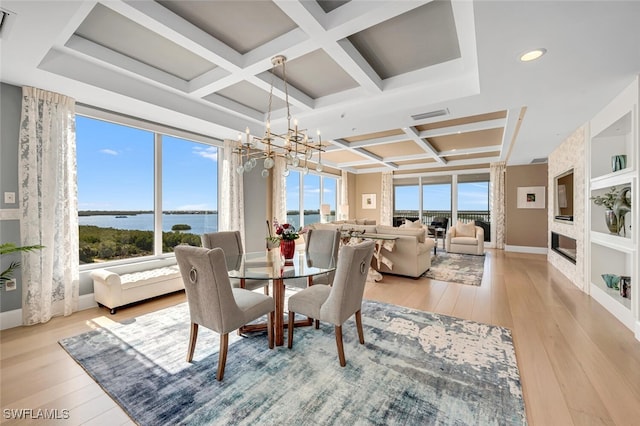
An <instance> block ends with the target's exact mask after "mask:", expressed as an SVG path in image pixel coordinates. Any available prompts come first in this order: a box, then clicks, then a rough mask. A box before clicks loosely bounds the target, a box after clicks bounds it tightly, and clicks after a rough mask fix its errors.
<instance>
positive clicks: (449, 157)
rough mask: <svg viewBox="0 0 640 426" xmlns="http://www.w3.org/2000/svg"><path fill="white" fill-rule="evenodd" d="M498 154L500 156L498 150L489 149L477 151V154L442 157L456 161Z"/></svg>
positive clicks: (496, 155)
mask: <svg viewBox="0 0 640 426" xmlns="http://www.w3.org/2000/svg"><path fill="white" fill-rule="evenodd" d="M499 156H500V151H491V152H479V153H477V154H462V155H448V156H446V157H443V158H444V159H445V160H447V161H456V160H473V159H476V158H487V157H499Z"/></svg>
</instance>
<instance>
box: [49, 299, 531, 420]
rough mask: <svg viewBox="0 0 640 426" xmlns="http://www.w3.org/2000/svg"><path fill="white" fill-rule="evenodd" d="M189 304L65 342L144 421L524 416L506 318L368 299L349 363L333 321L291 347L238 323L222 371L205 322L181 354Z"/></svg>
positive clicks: (352, 334)
mask: <svg viewBox="0 0 640 426" xmlns="http://www.w3.org/2000/svg"><path fill="white" fill-rule="evenodd" d="M188 318H189V317H188V307H187V305H186V304H180V305H176V306H174V307H170V308H167V309H163V310H161V311H157V312H153V313H150V314H147V315H143V316H140V317H138V318H134V319H132V320H129V321H126V322H124V323H116V322H113V321H111V320H110V319H108V318H105V317H102V318H101V319H98V320H96V322H97V323H98V324H97V326H98V328H96V329H95V330H92V331H89V332H86V333H84V334H81V335H79V336H75V337H71V338H67V339H63V340H61V341H60V345H61V346H62V347H63V348H64V349H65V350H66V351H67V352H68V353H69V354H70V355H71V356H72V357H73V358H74V359H75V360H76V361H77V362H78V363H79V364H80V365H81V366H82V367H83V368H84V369H85V370H86V371H87V373H88V374H89V375H91V377H93V379H94V380H96V382H98V383H99V384H100V386H102V388H103V389H104V390H105V391H106V392H107V393H108V394H109V395H110V396H111V397H112V398H113V399H114V400H115V401H116V402H117V403H118V404H120V406H121V407H122V408H123V409H124V410H125V411H126V412H127V413H128V414H129V416H131V418H132V419H133V420H134V421H135V422H136V423H138V424H140V425H169V424H172V425H173V424H194V425H204V424H225V425H227V424H247V425H249V424H260V425H276V424H278V425H280V424H291V425H306V424H309V425H319V424H322V425H329V424H335V425H350V424H354V425H368V424H376V425H394V424H402V425H523V424H526V418H525V410H524V402H523V399H522V389H521V385H520V378H519V373H518V366H517V364H516V358H515V352H514V349H513V343H512V339H511V333H510V331H509V330H508V329H505V328H501V327H495V326H490V325H486V324H481V323H477V322H473V321H466V320H461V319H457V318H452V317H447V316H443V315H435V314H431V313H427V312H421V311H416V310H412V309H407V308H402V307H399V306H394V305H387V304H383V303H378V302H370V301H365V302H364V304H363V310H362V318H363V323H364V334H365V341H366V344H365V345H364V346H362V345H360V344H358V341H357V333H356V327H355V322H354V321H353V320H352V319H350V320H349V321H347V323H345V325H344V326H343V334H344V346H345V354H346V359H347V366H346V367H345V368H341V367H340V365H339V363H338V357H337V353H336V345H335V337H334V333H333V326H332V325H328V324H323V325H321V327H320V330H315V329H314V328H313V327H303V328H297V329H296V332H295V340H294V346H293V349H291V350H289V349H287V347H286V344H285V346H283V347H276V348H275V349H273V350H269V349H268V346H267V339H266V336H265V335H260V334H256V335H251V336H250V337H239V336H237V335H236V333H231V334H230V336H229V337H230V339H229V340H230V346H229V353H228V357H227V366H226V369H225V376H224V381H223V382H217V381H216V379H215V375H216V368H217V360H218V355H217V351H218V337H217V334H216V333H213V332H210V331H209V330H206V329H204V328H202V327H201V328H200V335H199V338H198V344H197V346H196V351H195V356H194V362H193V364H189V363H187V362H186V361H185V356H186V349H187V343H188V339H189V323H188V321H189V320H188Z"/></svg>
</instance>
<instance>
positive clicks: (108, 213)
mask: <svg viewBox="0 0 640 426" xmlns="http://www.w3.org/2000/svg"><path fill="white" fill-rule="evenodd" d="M138 214H153V210H80V211H78V216H135V215H138ZM162 214H218V211H217V210H166V211H163V212H162Z"/></svg>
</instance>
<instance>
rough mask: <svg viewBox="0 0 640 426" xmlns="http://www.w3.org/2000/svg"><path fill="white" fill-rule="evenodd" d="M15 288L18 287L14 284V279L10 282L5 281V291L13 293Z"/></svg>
mask: <svg viewBox="0 0 640 426" xmlns="http://www.w3.org/2000/svg"><path fill="white" fill-rule="evenodd" d="M17 287H18V285H17V284H16V279H15V278H11V279H10V280H7V281H5V283H4V289H5V291H13V290H15V289H16V288H17Z"/></svg>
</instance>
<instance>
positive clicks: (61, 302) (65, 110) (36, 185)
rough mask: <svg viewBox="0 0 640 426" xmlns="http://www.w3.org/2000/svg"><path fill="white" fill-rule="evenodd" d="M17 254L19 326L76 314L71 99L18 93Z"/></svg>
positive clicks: (34, 91) (25, 89)
mask: <svg viewBox="0 0 640 426" xmlns="http://www.w3.org/2000/svg"><path fill="white" fill-rule="evenodd" d="M18 169H19V171H18V180H19V184H20V188H19V189H20V210H21V213H22V217H21V220H20V235H21V244H22V245H23V246H25V245H37V244H39V245H42V246H44V248H43V249H42V250H36V251H34V252H29V253H23V254H22V268H21V269H22V323H23V324H24V325H31V324H37V323H42V322H46V321H48V320H50V319H51V317H53V316H56V315H65V316H66V315H71V313H73V312H75V311H77V310H78V293H79V282H78V280H79V271H78V264H79V259H78V194H77V192H78V191H77V183H76V182H77V180H76V128H75V100H74V99H72V98H68V97H66V96H63V95H60V94H58V93H51V92H47V91H45V90H41V89H36V88H33V87H23V89H22V114H21V117H20V141H19V157H18Z"/></svg>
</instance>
